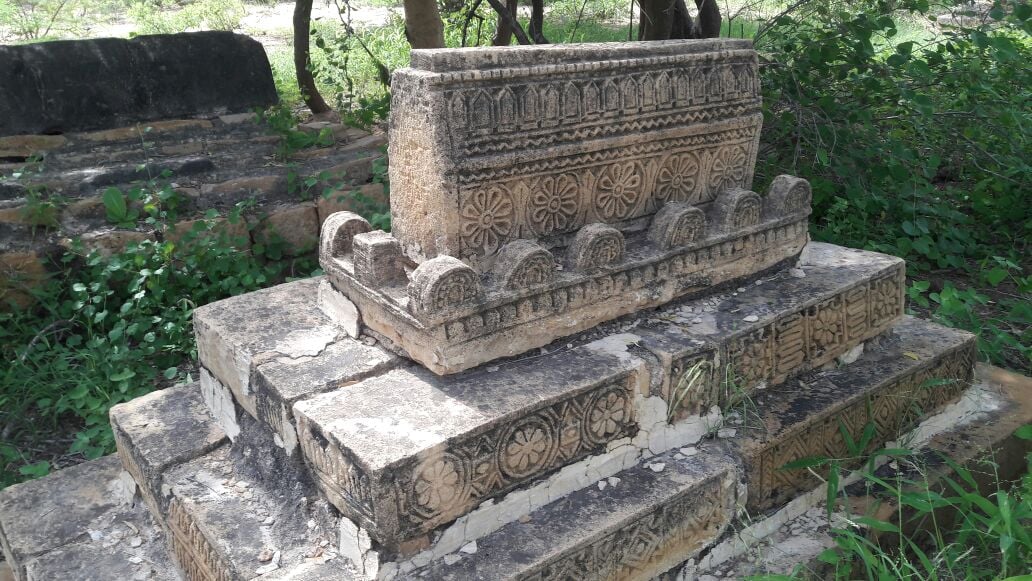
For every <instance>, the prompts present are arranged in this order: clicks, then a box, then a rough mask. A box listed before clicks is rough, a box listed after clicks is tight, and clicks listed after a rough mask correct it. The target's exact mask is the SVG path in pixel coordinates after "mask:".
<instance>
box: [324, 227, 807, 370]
mask: <svg viewBox="0 0 1032 581" xmlns="http://www.w3.org/2000/svg"><path fill="white" fill-rule="evenodd" d="M614 232H615V231H614ZM370 234H371V233H370ZM322 235H323V236H324V237H325V236H329V237H336V233H335V232H333V231H331V230H330V229H327V228H323V233H322ZM360 236H368V234H364V235H360ZM609 239H611V237H610V238H609ZM808 240H809V237H808V234H807V226H806V221H805V220H798V219H794V218H793V219H790V220H789V221H787V222H786V221H784V220H782V221H779V222H773V223H769V224H766V225H763V224H761V225H757V226H753V227H751V229H750V230H748V233H745V234H736V235H727V236H719V237H716V238H708V239H707V241H705V242H704V243H701V244H699V245H696V246H688V247H679V248H676V249H673V250H667V251H660V250H659V249H658V248H656V247H655V246H653V245H652V244H651V243H649V242H648V241H647V240H646V238H645V237H644V236H638V237H636V238H634V239H631V240H628V241H627V242H626V250H625V251H624V254H626V256H627V258H626V259H625V260H623V261H620V262H618V263H617V264H610V265H609V266H608V267H605V266H604V265H605V264H606V263H605V262H599V263H598V264H599V265H602V266H596V267H588V266H585V267H584V268H583V269H580V268H578V269H577V270H572V269H570V268H567V269H565V270H563V271H559V272H556V273H555V274H554V276H551V277H547V276H539V275H537V274H531V273H529V271H527V272H513V273H507V274H504V275H502V276H498V275H497V273H494V272H492V273H489V274H488V275H486V276H484V277H470V276H468V275H462V276H461V277H458V276H453V275H454V274H455V273H454V271H448V272H439V273H437V277H438V279H437V280H435V284H433V285H430V283H429V281H423V282H422V283H421V284H423V285H426V286H428V287H433V288H439V289H442V291H440V292H438V293H436V294H417V295H415V296H416V299H413V296H414V295H413V294H412V292H411V289H412V288H413V286H412V285H413V284H415V283H416V282H417V280H416V277H415V274H417V273H420V272H422V271H420V268H422V267H423V265H425V264H428V263H429V261H427V262H424V263H423V264H421V265H420V267H419V268H416V269H415V270H413V271H412V273H411V275H410V277H409V284H408V285H407V286H402V285H401V282H402V281H399V282H397V283H395V284H394V285H392V286H385V287H382V288H379V289H376V288H371V287H370V286H368V285H367V284H366V283H364V282H363V281H362V279H361V278H360V276H359V273H360V272H362V271H361V269H360V268H359V267H358V265H357V264H356V257H355V256H353V255H351V254H345V255H342V256H328V255H327V253H325V252H324V253H321V255H320V264H321V265H322V267H323V269H324V270H325V271H326V272H327V274H328V275H329V277H330V280H331V281H332V282H333V283H334V286H336V287H337V288H338V289H339V290H341V292H343V293H344V294H345V295H346V296H347V297H348V298H349V299H350V300H351V301H352V302H354V303H355V305H356V306H357V307H358V310H359V312H360V313H361V314H362V319H363V322H364V324H365V325H366V326H368V327H369V328H370V329H372V330H374V331H376V332H377V333H379V334H380V335H382V336H383V337H385V338H387V339H389V340H390V341H391V342H393V343H394V344H396V345H397V346H398V347H399V348H401V349H403V350H404V351H405V352H406V354H407V355H408V356H409V357H411V358H412V359H415V360H416V361H418V362H419V363H421V364H422V365H424V366H426V367H427V368H429V369H431V370H433V371H434V372H435V373H439V374H449V373H456V372H458V371H462V370H464V369H469V368H471V367H474V366H476V365H479V364H482V363H486V362H489V361H492V360H494V359H497V358H500V357H507V356H512V355H518V354H520V353H523V352H526V351H528V350H530V349H533V348H536V347H541V346H543V345H547V344H548V343H551V342H552V341H554V340H556V339H558V338H560V337H564V336H567V335H571V334H574V333H577V332H580V331H583V330H585V329H589V328H591V327H594V326H595V325H597V324H599V323H602V322H605V321H608V320H612V319H615V318H617V317H620V316H623V315H627V314H630V313H634V312H637V311H640V310H643V309H647V308H652V307H656V306H659V305H662V304H665V303H667V302H669V301H671V300H673V299H675V298H679V297H693V296H701V295H704V294H705V293H706V292H709V291H711V289H712V288H713V287H714V286H717V285H720V284H730V283H732V282H733V281H744V280H746V279H748V278H749V277H750V276H754V275H757V274H758V273H762V272H764V271H767V270H769V269H773V268H775V267H779V266H785V265H786V264H787V263H788V262H789V261H791V260H792V259H793V258H794V257H796V256H797V255H798V254H799V252H800V251H802V249H803V247H804V246H805V245H806V243H807V241H808ZM601 242H604V241H600V244H601ZM517 243H518V244H522V242H517ZM602 246H604V244H603V245H602ZM577 248H580V247H579V246H576V245H575V246H571V248H570V250H575V249H577ZM594 250H595V251H597V252H604V250H603V249H602V247H601V246H600V245H596V247H595V248H594ZM609 254H612V253H609ZM504 257H505V254H504V253H503V255H502V259H504ZM449 258H451V257H443V256H442V257H438V258H435V259H433V260H446V259H449ZM453 260H454V259H453ZM592 260H595V259H594V258H593V259H592ZM553 262H554V263H559V262H561V261H559V260H555V259H553ZM580 263H581V261H579V260H578V261H574V262H573V263H572V264H574V265H576V264H580ZM585 264H586V263H585ZM531 266H532V265H530V264H527V265H525V268H530V267H531ZM534 269H535V270H539V269H538V268H537V267H536V266H535V267H534ZM446 277H450V278H447V280H446ZM513 279H522V280H526V281H538V284H536V285H535V284H530V283H528V285H527V286H526V287H525V288H523V289H521V290H514V289H512V288H511V284H509V283H506V282H505V281H511V280H513ZM485 283H487V284H488V285H489V286H486V287H484V284H485ZM480 287H483V288H482V290H478V288H480ZM445 290H446V291H447V292H444V291H445Z"/></svg>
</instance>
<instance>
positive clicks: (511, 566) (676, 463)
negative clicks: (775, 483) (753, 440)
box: [384, 450, 739, 581]
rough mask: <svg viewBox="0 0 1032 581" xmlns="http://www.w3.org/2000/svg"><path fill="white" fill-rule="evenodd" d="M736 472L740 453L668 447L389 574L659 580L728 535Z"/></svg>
mask: <svg viewBox="0 0 1032 581" xmlns="http://www.w3.org/2000/svg"><path fill="white" fill-rule="evenodd" d="M738 479H739V473H738V469H737V467H736V465H735V462H734V460H733V458H731V457H730V456H729V455H727V454H724V453H722V452H720V451H718V450H712V451H704V452H701V453H699V454H695V455H693V456H690V457H686V456H684V455H683V454H680V453H677V452H667V453H665V454H661V455H659V456H656V457H654V458H652V459H651V460H650V461H649V462H648V463H647V464H643V465H639V466H635V467H633V468H630V469H628V470H624V471H623V472H620V474H619V476H617V477H610V478H608V479H604V480H600V481H599V484H598V485H597V486H591V487H588V488H585V489H583V490H580V491H577V492H575V493H573V494H570V495H569V496H567V497H565V498H563V499H561V500H559V501H557V502H554V503H552V504H549V505H547V506H546V507H544V508H542V509H539V510H537V511H534V512H532V513H531V514H530V515H529V517H528V518H524V519H522V520H520V521H516V522H513V523H510V524H508V525H506V526H504V527H502V528H501V529H499V530H498V531H496V532H494V533H493V534H491V535H488V536H487V537H484V538H482V539H480V540H479V541H475V542H474V543H472V545H466V546H464V547H463V548H462V549H460V550H459V551H457V552H455V553H451V554H449V555H446V556H444V557H442V558H440V559H438V560H436V561H434V562H433V563H431V564H429V565H427V566H424V567H421V568H418V569H414V570H413V569H411V568H410V567H411V565H410V564H409V563H406V564H405V565H403V566H402V567H399V568H398V569H396V570H395V569H394V568H393V567H391V568H389V569H388V570H387V571H385V574H384V578H386V579H391V578H392V573H393V572H394V571H397V573H398V575H397V577H394V578H396V579H410V578H411V579H416V578H424V579H435V580H441V581H444V580H455V581H460V580H461V581H467V580H471V579H485V580H486V579H491V580H502V579H535V580H537V579H540V580H545V579H621V580H626V581H631V580H646V579H651V578H653V577H655V576H656V575H658V574H660V573H663V572H664V571H667V570H669V569H670V568H672V567H674V566H676V565H678V564H680V563H682V562H684V561H685V560H686V559H688V558H691V557H692V556H694V555H696V554H697V553H698V552H699V551H700V550H702V549H704V548H705V547H707V546H708V545H710V544H711V543H712V542H714V541H715V540H716V539H718V538H719V537H720V536H721V534H723V532H724V530H725V529H726V527H727V525H728V524H729V523H730V522H731V520H732V519H733V518H734V515H735V513H736V503H737V502H738V495H739V485H738ZM417 562H418V560H417Z"/></svg>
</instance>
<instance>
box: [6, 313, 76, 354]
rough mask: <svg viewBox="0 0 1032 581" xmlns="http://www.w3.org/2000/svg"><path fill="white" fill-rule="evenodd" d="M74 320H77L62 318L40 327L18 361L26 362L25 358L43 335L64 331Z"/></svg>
mask: <svg viewBox="0 0 1032 581" xmlns="http://www.w3.org/2000/svg"><path fill="white" fill-rule="evenodd" d="M74 322H75V321H73V320H71V319H61V320H59V321H54V322H53V323H50V324H49V325H47V326H46V327H43V328H42V329H40V331H39V332H38V333H36V335H35V336H34V337H33V338H32V340H31V341H29V344H28V345H26V346H25V351H23V352H22V354H21V357H19V358H18V362H19V363H24V362H25V358H26V357H28V356H29V352H31V351H32V348H33V347H35V346H36V343H39V342H40V341H41V340H42V339H43V337H45V336H47V335H50V334H52V333H57V332H58V331H62V330H64V329H66V328H68V327H70V326H71V325H72V323H74Z"/></svg>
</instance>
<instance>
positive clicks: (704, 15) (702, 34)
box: [693, 0, 721, 38]
mask: <svg viewBox="0 0 1032 581" xmlns="http://www.w3.org/2000/svg"><path fill="white" fill-rule="evenodd" d="M695 7H696V8H698V9H699V17H698V18H696V19H695V24H696V27H695V32H694V34H693V38H717V37H718V36H720V24H721V16H720V7H719V6H717V0H695Z"/></svg>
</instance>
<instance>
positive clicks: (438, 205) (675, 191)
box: [390, 39, 762, 271]
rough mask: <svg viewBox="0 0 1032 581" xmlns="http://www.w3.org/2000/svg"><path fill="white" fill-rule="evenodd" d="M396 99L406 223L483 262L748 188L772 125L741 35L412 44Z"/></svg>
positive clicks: (396, 171) (398, 205) (421, 235)
mask: <svg viewBox="0 0 1032 581" xmlns="http://www.w3.org/2000/svg"><path fill="white" fill-rule="evenodd" d="M530 55H534V56H533V57H531V56H530ZM392 95H393V96H392V99H393V100H392V110H391V139H390V149H391V151H390V155H391V168H390V171H391V183H392V208H391V210H392V217H393V222H392V224H393V228H394V234H395V236H396V237H397V238H398V240H399V241H400V242H401V245H402V247H403V250H404V252H405V253H406V254H407V255H408V256H409V257H410V258H412V259H413V260H415V261H416V262H421V261H423V260H426V259H429V258H432V257H434V256H438V255H441V254H446V255H449V256H454V257H456V258H460V259H462V260H464V261H466V262H467V263H469V264H470V265H471V266H473V267H474V268H475V269H477V270H478V271H480V270H481V269H480V268H479V265H480V263H481V262H484V261H487V262H488V263H490V261H491V259H492V257H494V255H495V254H497V253H498V252H499V250H500V249H501V248H502V247H503V246H505V245H506V244H507V243H509V242H511V241H513V240H517V239H547V240H549V243H550V244H551V245H558V246H565V245H567V244H569V242H570V240H569V239H568V237H569V236H572V234H573V233H575V232H576V231H577V230H578V229H580V228H582V227H584V226H586V225H588V224H591V223H595V222H600V223H604V224H610V225H613V226H615V227H617V228H619V229H622V230H626V229H627V228H635V227H637V226H635V223H634V221H635V220H636V219H638V218H642V217H647V216H649V215H652V214H654V213H656V212H657V211H658V210H660V209H661V208H662V206H663V205H664V204H666V203H670V202H680V203H685V204H689V205H698V204H706V203H708V202H710V201H712V200H714V199H715V198H716V197H717V196H718V195H719V194H721V193H722V192H724V191H727V190H730V189H733V188H748V187H749V186H750V185H751V181H752V175H753V169H754V166H755V161H756V148H757V144H758V139H759V130H760V125H761V122H762V116H761V115H760V98H759V83H758V80H757V57H756V53H755V51H753V50H752V45H751V43H750V42H748V41H744V40H730V39H721V40H706V41H664V42H655V43H647V44H646V43H636V44H622V43H612V44H597V45H592V46H591V48H590V49H588V48H585V47H581V46H560V45H555V46H548V47H541V46H533V47H506V48H481V49H474V50H471V51H465V52H463V51H458V52H456V51H447V50H426V51H414V52H413V55H412V62H411V68H407V69H402V70H399V71H398V72H396V73H395V76H394V79H393V82H392ZM756 210H757V211H759V208H756Z"/></svg>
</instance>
